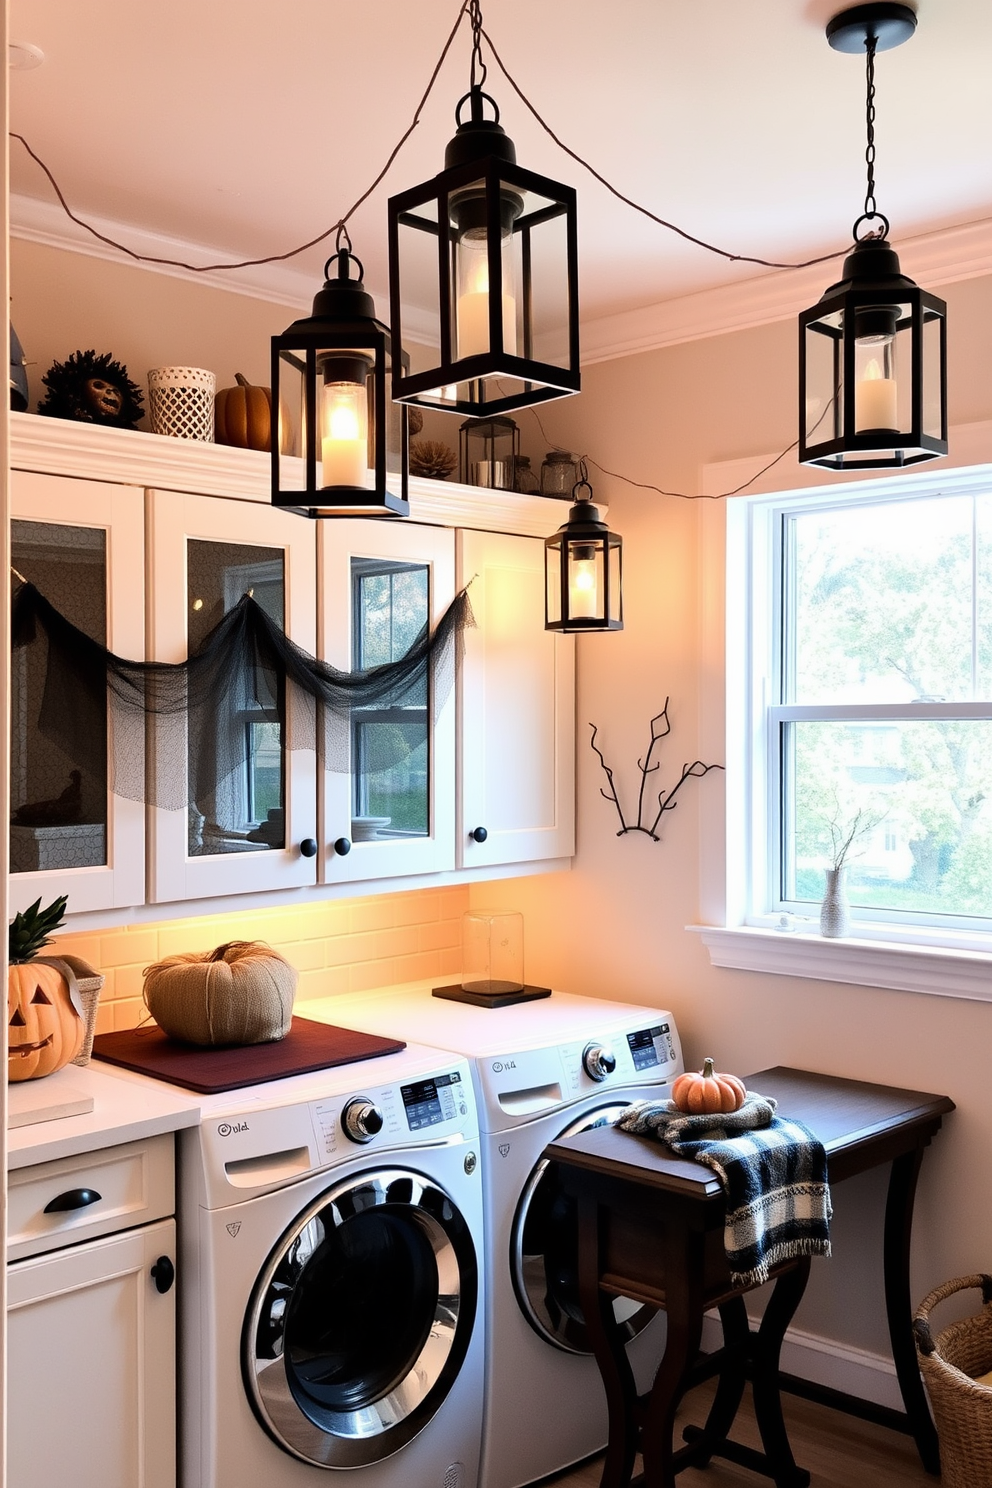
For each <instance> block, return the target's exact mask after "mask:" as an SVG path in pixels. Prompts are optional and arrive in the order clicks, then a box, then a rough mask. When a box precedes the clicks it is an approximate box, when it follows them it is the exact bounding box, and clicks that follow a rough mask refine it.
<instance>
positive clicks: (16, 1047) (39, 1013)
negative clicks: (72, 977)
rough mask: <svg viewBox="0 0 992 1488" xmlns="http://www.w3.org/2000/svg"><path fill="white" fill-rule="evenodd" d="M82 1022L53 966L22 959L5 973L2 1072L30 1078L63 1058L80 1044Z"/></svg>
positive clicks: (66, 1060)
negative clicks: (24, 961) (5, 1070)
mask: <svg viewBox="0 0 992 1488" xmlns="http://www.w3.org/2000/svg"><path fill="white" fill-rule="evenodd" d="M85 1032H86V1024H85V1023H84V1022H83V1020H82V1018H81V1017H80V1016H79V1014H78V1012H77V1011H76V1009H75V1008H74V1007H73V1005H72V1001H71V999H70V997H69V987H68V984H67V983H66V980H65V977H64V976H62V974H61V972H59V971H58V970H57V968H56V967H54V966H44V965H40V964H39V963H38V962H37V961H28V962H26V963H25V964H24V965H23V966H12V967H11V968H10V971H9V972H8V974H7V1075H8V1078H9V1079H11V1080H36V1079H40V1077H41V1076H42V1075H51V1074H53V1073H54V1072H55V1070H59V1069H61V1068H62V1066H63V1065H64V1064H69V1063H70V1062H71V1061H72V1060H73V1059H75V1057H76V1055H77V1054H78V1053H79V1051H80V1049H81V1048H82V1046H83V1037H84V1035H85Z"/></svg>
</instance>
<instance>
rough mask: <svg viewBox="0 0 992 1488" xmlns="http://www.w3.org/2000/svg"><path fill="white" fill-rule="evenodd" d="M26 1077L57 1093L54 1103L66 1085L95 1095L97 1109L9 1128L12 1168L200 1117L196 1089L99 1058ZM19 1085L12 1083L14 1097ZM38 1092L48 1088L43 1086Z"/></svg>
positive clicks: (152, 1133) (152, 1132) (112, 1144)
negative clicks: (40, 1076)
mask: <svg viewBox="0 0 992 1488" xmlns="http://www.w3.org/2000/svg"><path fill="white" fill-rule="evenodd" d="M24 1083H25V1084H30V1085H32V1086H37V1087H41V1086H44V1092H43V1093H44V1094H45V1095H48V1094H50V1095H51V1097H52V1105H53V1106H54V1105H55V1104H56V1103H57V1101H58V1098H59V1096H60V1095H61V1094H62V1093H63V1091H68V1092H69V1093H80V1094H83V1095H86V1096H91V1097H92V1099H93V1109H92V1110H91V1111H88V1112H86V1113H84V1114H81V1115H78V1116H59V1117H57V1118H56V1119H55V1120H49V1121H35V1122H32V1124H31V1125H30V1126H18V1127H14V1128H12V1129H11V1130H9V1131H8V1133H7V1165H8V1167H9V1168H27V1167H31V1166H32V1165H33V1164H34V1163H42V1162H49V1161H51V1160H52V1159H53V1158H57V1157H73V1156H75V1155H76V1154H78V1153H81V1152H97V1151H99V1150H100V1148H102V1147H116V1146H117V1145H118V1144H119V1143H121V1142H135V1141H137V1140H138V1139H139V1138H141V1137H157V1136H160V1135H161V1134H162V1133H163V1132H171V1131H178V1130H179V1129H180V1128H182V1127H186V1126H197V1125H198V1124H199V1121H200V1098H199V1096H197V1095H196V1094H195V1092H193V1091H191V1090H187V1091H183V1090H179V1089H177V1088H176V1086H175V1085H167V1084H166V1083H165V1082H164V1081H163V1080H150V1079H148V1078H147V1076H145V1075H136V1074H132V1073H131V1072H130V1071H129V1070H123V1069H117V1068H116V1067H115V1066H114V1065H110V1064H103V1063H100V1062H99V1061H94V1062H93V1063H91V1064H88V1065H86V1066H85V1067H84V1066H81V1065H73V1064H70V1065H67V1066H66V1068H65V1069H62V1070H58V1071H57V1072H56V1073H55V1074H54V1075H46V1076H45V1078H44V1080H32V1081H26V1082H24ZM15 1088H16V1087H15V1086H8V1087H7V1091H8V1100H9V1099H10V1095H11V1091H13V1090H14V1089H15ZM32 1094H34V1092H32ZM38 1094H39V1095H40V1094H42V1091H41V1090H40V1089H39V1090H38ZM14 1098H15V1099H16V1096H15V1097H14Z"/></svg>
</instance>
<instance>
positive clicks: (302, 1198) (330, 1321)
mask: <svg viewBox="0 0 992 1488" xmlns="http://www.w3.org/2000/svg"><path fill="white" fill-rule="evenodd" d="M180 1159H181V1179H180V1185H181V1199H182V1205H181V1211H180V1214H181V1232H180V1266H181V1269H180V1273H179V1274H180V1278H181V1283H182V1291H181V1298H182V1302H181V1313H180V1316H181V1321H182V1342H181V1388H180V1458H181V1463H182V1479H181V1481H182V1484H183V1488H254V1485H256V1484H258V1485H260V1488H261V1485H263V1484H264V1485H265V1488H317V1485H318V1484H319V1485H320V1488H327V1485H328V1483H329V1482H330V1481H332V1478H331V1476H330V1473H331V1472H332V1471H333V1470H334V1469H341V1470H348V1472H347V1476H346V1481H347V1482H348V1484H349V1488H411V1485H416V1488H476V1484H477V1481H478V1470H479V1453H480V1439H481V1415H482V1395H483V1368H484V1337H483V1298H482V1284H481V1258H482V1245H483V1238H482V1234H483V1230H482V1184H481V1178H480V1168H481V1163H480V1161H479V1135H478V1118H477V1115H476V1105H475V1100H474V1096H473V1089H472V1077H471V1073H470V1070H469V1067H468V1065H467V1064H466V1062H465V1061H464V1060H463V1059H459V1058H457V1057H455V1056H453V1055H452V1054H450V1053H445V1052H442V1051H440V1050H438V1049H427V1048H423V1047H421V1046H419V1045H411V1046H408V1047H407V1048H406V1049H405V1050H403V1051H402V1052H400V1053H397V1054H391V1055H388V1056H386V1057H381V1058H377V1059H371V1060H367V1061H363V1062H361V1063H358V1064H349V1065H344V1066H341V1067H340V1068H336V1069H331V1070H321V1071H319V1072H317V1073H315V1074H312V1075H304V1076H297V1077H295V1078H292V1079H288V1080H280V1081H273V1082H271V1083H269V1084H265V1085H259V1086H255V1087H252V1088H249V1089H245V1090H239V1091H234V1092H231V1093H229V1094H226V1095H217V1096H207V1097H205V1098H204V1099H203V1101H202V1121H201V1125H200V1127H199V1128H198V1129H194V1130H191V1131H188V1132H184V1133H183V1134H182V1146H181V1150H180Z"/></svg>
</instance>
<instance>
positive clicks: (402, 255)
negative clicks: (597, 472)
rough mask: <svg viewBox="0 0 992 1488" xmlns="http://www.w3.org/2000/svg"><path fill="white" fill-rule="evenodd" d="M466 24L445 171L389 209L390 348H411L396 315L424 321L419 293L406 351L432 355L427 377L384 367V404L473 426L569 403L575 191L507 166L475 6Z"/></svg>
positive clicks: (575, 351) (575, 333) (511, 156)
mask: <svg viewBox="0 0 992 1488" xmlns="http://www.w3.org/2000/svg"><path fill="white" fill-rule="evenodd" d="M469 14H470V17H471V20H472V27H473V36H474V41H473V51H472V74H471V87H470V89H469V92H468V93H466V94H465V96H464V97H463V98H462V99H461V100H460V101H459V103H458V106H457V108H456V110H455V121H456V124H457V126H458V128H457V133H456V134H455V136H454V138H453V139H452V140H451V141H450V142H449V144H448V147H447V150H446V151H445V160H444V164H445V168H444V170H443V171H442V172H441V173H440V175H437V176H435V177H434V179H433V180H432V181H427V182H425V183H424V184H423V185H421V186H414V187H411V189H410V190H409V191H404V192H401V193H400V194H399V195H398V196H394V197H392V198H391V199H390V201H389V209H388V217H389V298H390V303H391V307H392V330H393V341H394V343H395V344H396V345H397V346H399V347H401V346H403V345H404V344H405V342H406V340H408V339H410V338H411V336H412V329H411V327H410V326H406V327H405V326H404V316H405V313H406V312H405V311H404V308H403V307H404V304H406V305H414V304H416V305H418V306H419V307H420V312H421V318H423V313H424V309H425V306H424V299H425V292H427V293H428V298H429V306H428V307H427V308H426V313H427V317H428V320H429V325H426V326H425V325H424V324H422V323H419V322H418V325H417V328H416V338H415V339H416V340H418V341H420V342H423V341H424V340H425V339H426V340H427V341H428V342H429V343H430V344H434V345H436V346H437V347H438V348H439V350H438V355H437V359H436V362H435V364H434V365H433V366H431V367H427V368H424V369H421V370H420V371H418V372H416V373H414V374H412V375H411V373H410V372H409V371H408V370H407V369H406V368H403V367H400V366H399V365H397V366H395V367H394V371H393V397H394V398H397V399H401V400H403V401H406V402H410V403H419V404H422V405H424V406H426V407H429V408H440V409H444V410H446V411H448V412H457V413H466V414H474V415H476V416H479V415H482V414H492V413H504V412H506V411H507V410H508V409H512V408H526V407H528V406H529V405H531V404H534V403H540V402H544V401H545V400H547V399H550V398H561V397H564V396H565V395H567V394H569V393H577V392H578V391H579V385H580V378H579V317H578V292H577V280H578V247H577V241H578V240H577V233H576V217H575V192H574V190H573V189H572V188H571V187H569V186H563V185H561V184H559V183H558V182H556V181H551V180H549V179H548V178H547V177H545V176H538V175H535V174H534V172H533V171H527V170H523V169H522V168H521V167H520V166H519V165H517V163H516V151H515V149H514V146H513V142H512V140H510V139H509V138H508V137H507V135H506V134H505V133H504V131H503V129H502V128H501V126H500V123H499V109H498V108H497V106H496V104H495V103H494V101H493V100H492V98H490V97H489V95H488V94H487V93H484V92H483V91H482V84H483V83H484V82H485V75H486V68H485V64H484V63H483V62H482V51H481V33H482V14H481V10H480V8H479V4H478V0H470V4H469ZM477 67H478V69H479V78H480V80H479V81H478V82H477V81H476V76H477ZM466 103H468V104H469V117H468V118H467V119H466V120H465V122H464V123H463V122H462V119H461V111H462V108H463V106H464V105H465V104H466ZM486 104H489V105H491V107H492V110H493V112H494V114H495V117H494V118H492V119H487V118H486V117H485V111H486ZM427 286H430V288H429V291H427V290H426V287H427Z"/></svg>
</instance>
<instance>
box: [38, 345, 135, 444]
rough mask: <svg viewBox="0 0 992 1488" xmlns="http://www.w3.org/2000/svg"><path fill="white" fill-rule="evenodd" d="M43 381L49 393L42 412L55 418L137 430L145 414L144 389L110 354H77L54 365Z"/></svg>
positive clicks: (84, 352) (39, 407)
mask: <svg viewBox="0 0 992 1488" xmlns="http://www.w3.org/2000/svg"><path fill="white" fill-rule="evenodd" d="M42 382H43V383H44V384H45V387H46V388H47V389H48V392H47V393H46V394H45V398H44V401H43V402H41V403H39V404H38V412H39V413H44V414H48V415H49V417H51V418H65V419H77V420H79V421H81V422H82V423H86V424H109V425H111V427H113V428H115V429H133V428H134V426H135V424H136V423H137V422H138V420H139V419H140V418H141V416H142V414H143V413H144V407H143V400H142V394H141V389H140V388H139V387H138V386H137V384H136V383H133V382H132V381H131V379H130V378H129V377H128V375H127V368H126V367H124V366H122V364H121V363H120V362H115V361H114V360H113V358H112V357H111V355H110V353H109V352H104V353H103V355H102V356H97V354H96V352H95V351H74V352H73V353H72V355H71V356H69V357H67V359H66V360H65V361H64V362H53V363H52V365H51V366H50V367H49V369H48V371H47V372H46V373H45V375H44V377H43V378H42Z"/></svg>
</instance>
